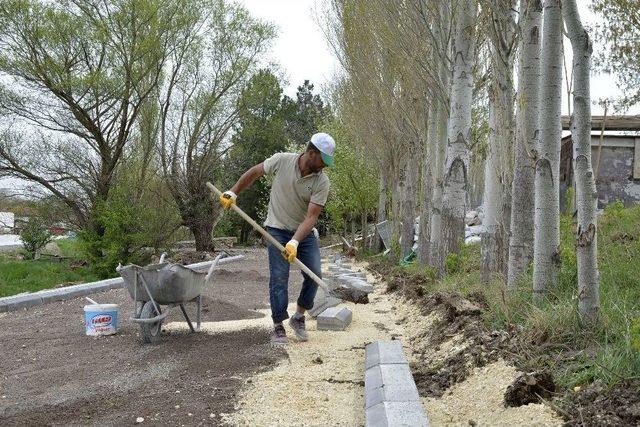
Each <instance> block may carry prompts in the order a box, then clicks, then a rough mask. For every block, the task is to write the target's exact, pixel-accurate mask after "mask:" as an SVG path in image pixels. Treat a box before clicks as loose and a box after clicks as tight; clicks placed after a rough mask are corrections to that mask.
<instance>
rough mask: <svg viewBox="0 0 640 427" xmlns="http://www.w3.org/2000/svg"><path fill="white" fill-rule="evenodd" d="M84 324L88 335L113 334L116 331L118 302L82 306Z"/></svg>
mask: <svg viewBox="0 0 640 427" xmlns="http://www.w3.org/2000/svg"><path fill="white" fill-rule="evenodd" d="M84 326H85V329H86V333H87V335H89V336H92V337H97V336H100V335H113V334H115V333H116V332H117V331H118V304H90V305H85V306H84Z"/></svg>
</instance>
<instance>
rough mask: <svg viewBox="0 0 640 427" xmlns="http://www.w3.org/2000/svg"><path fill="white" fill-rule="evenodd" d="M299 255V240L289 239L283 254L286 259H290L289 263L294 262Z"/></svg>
mask: <svg viewBox="0 0 640 427" xmlns="http://www.w3.org/2000/svg"><path fill="white" fill-rule="evenodd" d="M297 255H298V241H297V240H294V239H291V240H289V243H287V245H286V246H285V247H284V251H283V252H282V256H283V257H284V259H286V260H287V261H289V263H292V262H293V261H294V260H295V259H296V256H297Z"/></svg>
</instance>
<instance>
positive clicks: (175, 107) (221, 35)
mask: <svg viewBox="0 0 640 427" xmlns="http://www.w3.org/2000/svg"><path fill="white" fill-rule="evenodd" d="M192 12H193V14H194V15H195V16H197V17H198V19H197V21H195V22H193V23H192V26H191V27H190V28H187V29H185V31H182V32H181V33H179V35H178V37H176V40H175V43H176V48H175V49H174V50H173V55H172V57H171V62H170V64H169V67H167V68H168V69H167V72H166V76H167V77H166V80H165V81H164V82H163V85H162V93H161V94H160V101H159V102H160V114H159V117H160V120H159V124H158V126H159V132H158V135H159V137H158V145H159V149H160V150H159V151H160V155H161V164H162V170H163V172H164V177H165V179H166V182H167V184H168V187H169V189H170V191H171V194H172V195H173V198H174V200H175V202H176V205H177V206H178V209H179V211H180V215H181V217H182V222H183V225H185V226H186V227H188V228H189V230H190V231H191V232H192V233H193V235H194V237H195V243H196V249H197V250H200V251H204V250H211V249H212V248H213V244H212V231H213V227H214V225H215V223H216V222H217V220H218V219H219V218H220V216H221V214H222V210H221V207H220V205H219V204H217V203H212V202H211V198H210V191H209V190H208V189H207V187H206V186H205V183H206V182H207V181H216V180H218V179H220V178H221V172H222V169H221V164H222V157H223V155H224V153H225V151H226V150H227V149H228V147H227V146H225V144H224V142H225V139H226V137H227V135H228V133H229V131H230V129H231V127H232V125H233V123H234V121H235V119H236V117H237V111H238V110H237V103H236V99H237V98H238V96H239V94H240V92H241V89H242V87H243V85H244V83H245V82H247V81H248V79H249V77H250V75H251V70H252V69H254V68H255V66H256V65H257V64H258V61H259V59H260V55H261V54H262V53H263V52H264V51H265V49H266V48H267V46H268V44H269V41H270V40H271V39H272V38H273V37H274V29H273V27H272V26H271V25H269V24H265V23H262V22H260V21H258V20H256V19H254V18H252V17H251V16H250V15H249V13H248V11H247V10H246V9H244V8H243V7H242V6H239V5H236V4H232V3H229V2H227V1H226V0H207V1H200V2H198V3H197V4H196V5H195V6H194V8H193V9H192Z"/></svg>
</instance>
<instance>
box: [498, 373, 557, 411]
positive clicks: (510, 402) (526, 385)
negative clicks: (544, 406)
mask: <svg viewBox="0 0 640 427" xmlns="http://www.w3.org/2000/svg"><path fill="white" fill-rule="evenodd" d="M555 391H556V385H555V383H554V382H553V377H552V376H551V372H549V371H540V372H527V373H522V374H520V375H519V376H518V378H516V379H515V381H514V382H513V383H512V384H511V385H510V386H509V387H508V388H507V391H506V393H505V394H504V404H505V406H510V407H518V406H523V405H528V404H529V403H539V402H540V401H541V400H542V399H549V398H551V397H552V394H553V393H554V392H555Z"/></svg>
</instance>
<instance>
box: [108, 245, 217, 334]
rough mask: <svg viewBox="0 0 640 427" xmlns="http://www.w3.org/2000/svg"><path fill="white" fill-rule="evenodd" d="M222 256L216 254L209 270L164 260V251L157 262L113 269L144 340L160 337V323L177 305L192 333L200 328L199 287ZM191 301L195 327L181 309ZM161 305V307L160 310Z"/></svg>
mask: <svg viewBox="0 0 640 427" xmlns="http://www.w3.org/2000/svg"><path fill="white" fill-rule="evenodd" d="M221 257H222V254H220V255H218V257H216V259H215V260H214V261H213V263H212V264H211V267H210V268H209V271H208V272H203V271H196V270H193V269H191V268H189V267H185V266H183V265H180V264H173V263H168V262H164V254H163V256H162V257H161V258H160V263H158V264H150V265H147V266H146V267H140V266H138V265H135V264H129V265H127V266H124V267H122V266H118V267H117V268H116V271H117V272H118V273H119V274H120V276H122V279H123V280H124V287H125V288H126V289H127V291H129V295H130V296H131V298H132V299H133V301H134V304H135V308H134V315H133V317H132V318H131V320H132V321H133V322H135V323H138V324H139V325H140V335H141V336H142V340H143V341H144V342H146V343H155V342H158V341H159V340H160V331H161V326H162V322H163V321H164V319H165V318H166V317H167V316H168V315H169V313H170V312H171V310H172V309H173V308H175V307H180V310H181V311H182V314H183V315H184V318H185V320H186V321H187V324H188V325H189V329H191V332H198V331H199V330H200V325H201V313H202V296H201V294H202V290H203V289H204V287H205V286H206V285H207V284H209V282H210V281H211V276H212V273H213V269H214V268H215V267H216V265H217V264H218V261H219V260H220V258H221ZM191 301H194V302H195V303H196V327H194V326H193V323H192V322H191V319H190V318H189V315H188V314H187V311H186V310H185V308H184V305H185V304H186V303H188V302H191ZM163 305H164V306H165V307H164V310H162V309H161V306H163Z"/></svg>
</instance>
